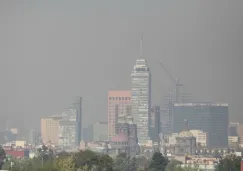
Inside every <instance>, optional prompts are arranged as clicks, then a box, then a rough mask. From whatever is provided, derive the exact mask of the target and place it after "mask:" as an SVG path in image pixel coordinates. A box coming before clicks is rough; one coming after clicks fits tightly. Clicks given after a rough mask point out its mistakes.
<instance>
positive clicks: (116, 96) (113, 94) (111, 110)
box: [108, 91, 131, 139]
mask: <svg viewBox="0 0 243 171" xmlns="http://www.w3.org/2000/svg"><path fill="white" fill-rule="evenodd" d="M129 105H131V91H109V92H108V138H109V139H111V138H112V137H113V136H115V135H116V131H115V127H116V124H118V118H119V117H121V116H124V115H126V113H127V110H128V107H127V106H129Z"/></svg>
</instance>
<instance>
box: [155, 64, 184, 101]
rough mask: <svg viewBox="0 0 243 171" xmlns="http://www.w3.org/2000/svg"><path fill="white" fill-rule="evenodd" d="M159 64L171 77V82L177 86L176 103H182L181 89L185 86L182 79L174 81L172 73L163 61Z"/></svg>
mask: <svg viewBox="0 0 243 171" xmlns="http://www.w3.org/2000/svg"><path fill="white" fill-rule="evenodd" d="M159 64H160V66H161V68H162V69H163V70H164V71H165V73H166V74H167V75H168V76H169V77H170V79H171V81H172V82H173V83H174V84H175V85H176V90H175V93H176V102H179V101H180V88H181V87H182V86H183V84H181V83H180V79H174V77H173V76H172V75H171V74H170V72H169V71H168V70H167V69H166V68H165V66H164V65H163V63H162V61H161V60H160V61H159Z"/></svg>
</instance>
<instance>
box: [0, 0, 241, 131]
mask: <svg viewBox="0 0 243 171" xmlns="http://www.w3.org/2000/svg"><path fill="white" fill-rule="evenodd" d="M53 3H54V4H55V8H54V6H53V5H50V2H44V1H43V3H42V4H38V3H36V4H35V3H33V4H26V3H19V4H13V3H11V2H9V1H1V2H0V8H3V9H2V10H0V11H1V14H2V15H0V21H1V23H3V24H2V25H1V31H0V36H1V37H2V38H1V40H0V44H1V51H0V55H1V59H2V62H1V67H0V71H1V72H0V75H1V78H2V88H1V90H0V94H1V96H0V102H1V103H0V113H1V121H0V125H1V127H2V128H1V129H4V127H5V122H6V120H9V125H10V126H14V127H19V128H20V130H23V129H25V130H28V129H29V128H36V129H39V125H40V124H39V120H40V118H41V117H45V116H48V115H50V114H52V113H56V112H57V113H58V111H61V110H62V109H63V108H65V107H68V106H67V104H70V103H71V102H72V99H73V98H74V97H76V96H82V97H83V98H84V104H83V109H84V111H83V116H84V117H83V120H84V124H89V123H94V122H97V121H99V120H102V119H103V118H104V117H106V115H107V104H106V103H107V101H106V100H105V99H106V96H107V91H108V90H111V89H127V90H129V89H130V88H131V85H130V77H129V74H130V71H131V68H132V66H133V64H134V61H135V60H136V58H137V56H138V54H139V41H140V35H141V32H143V33H144V41H143V42H144V46H143V55H144V56H145V57H146V59H147V61H148V64H149V66H150V69H151V73H152V75H153V85H152V89H153V91H152V97H153V99H152V104H156V105H161V104H162V100H163V97H164V96H166V94H167V93H168V91H169V90H170V89H171V90H172V91H173V90H174V85H173V83H171V80H170V79H169V78H168V77H167V76H166V74H165V73H164V72H163V71H162V70H161V68H160V66H159V64H158V61H159V60H162V61H163V63H164V64H165V66H166V67H167V68H169V70H170V71H171V72H172V75H173V76H174V77H175V78H180V79H181V83H183V84H184V88H185V89H186V91H187V92H189V93H191V94H192V95H193V96H194V97H195V99H196V100H197V101H210V102H226V103H229V114H230V120H232V121H237V120H239V121H243V120H242V117H241V115H242V111H243V107H242V105H240V102H241V101H242V97H243V95H242V91H241V87H242V86H243V80H242V77H241V73H242V67H241V64H242V62H243V61H242V48H241V45H242V44H243V42H242V37H241V35H242V34H241V32H242V30H241V29H238V28H241V27H242V26H241V22H240V21H241V18H242V17H241V16H242V13H241V10H240V8H238V7H240V6H242V4H241V3H242V2H236V3H230V4H228V3H226V2H221V3H220V5H218V3H216V2H215V1H214V2H213V1H212V2H206V1H204V2H202V3H199V2H192V3H189V4H185V3H182V2H177V4H175V3H173V2H171V1H163V2H162V1H161V2H153V3H151V2H149V3H148V2H141V1H136V2H135V1H133V2H130V1H123V2H121V6H117V5H116V4H115V3H114V2H109V3H108V1H106V2H104V3H100V2H98V1H97V4H96V5H95V4H93V3H91V2H85V3H81V2H63V3H57V1H56V2H53ZM199 7H200V8H199ZM85 8H86V9H90V10H84V9H85ZM6 9H9V10H6ZM36 9H38V10H36ZM205 11H206V12H205ZM96 14H99V15H96ZM111 14H112V15H111ZM63 16H65V17H63ZM221 16H225V17H224V20H222V18H221ZM214 30H217V32H216V31H214ZM104 42H105V43H104ZM90 92H92V93H90ZM30 121H31V122H30ZM84 126H87V125H84Z"/></svg>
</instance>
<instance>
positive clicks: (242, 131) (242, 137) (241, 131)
mask: <svg viewBox="0 0 243 171" xmlns="http://www.w3.org/2000/svg"><path fill="white" fill-rule="evenodd" d="M239 137H240V147H242V148H243V124H240V125H239Z"/></svg>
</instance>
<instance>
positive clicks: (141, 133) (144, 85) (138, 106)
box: [131, 56, 151, 145]
mask: <svg viewBox="0 0 243 171" xmlns="http://www.w3.org/2000/svg"><path fill="white" fill-rule="evenodd" d="M131 77H132V117H133V122H134V123H135V124H136V125H137V134H138V142H139V144H141V145H142V144H146V143H147V142H148V141H149V140H150V137H149V114H150V109H151V73H150V70H149V67H148V65H147V62H146V60H145V59H144V58H142V56H140V57H139V58H138V59H137V60H136V64H135V65H134V68H133V70H132V73H131Z"/></svg>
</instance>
